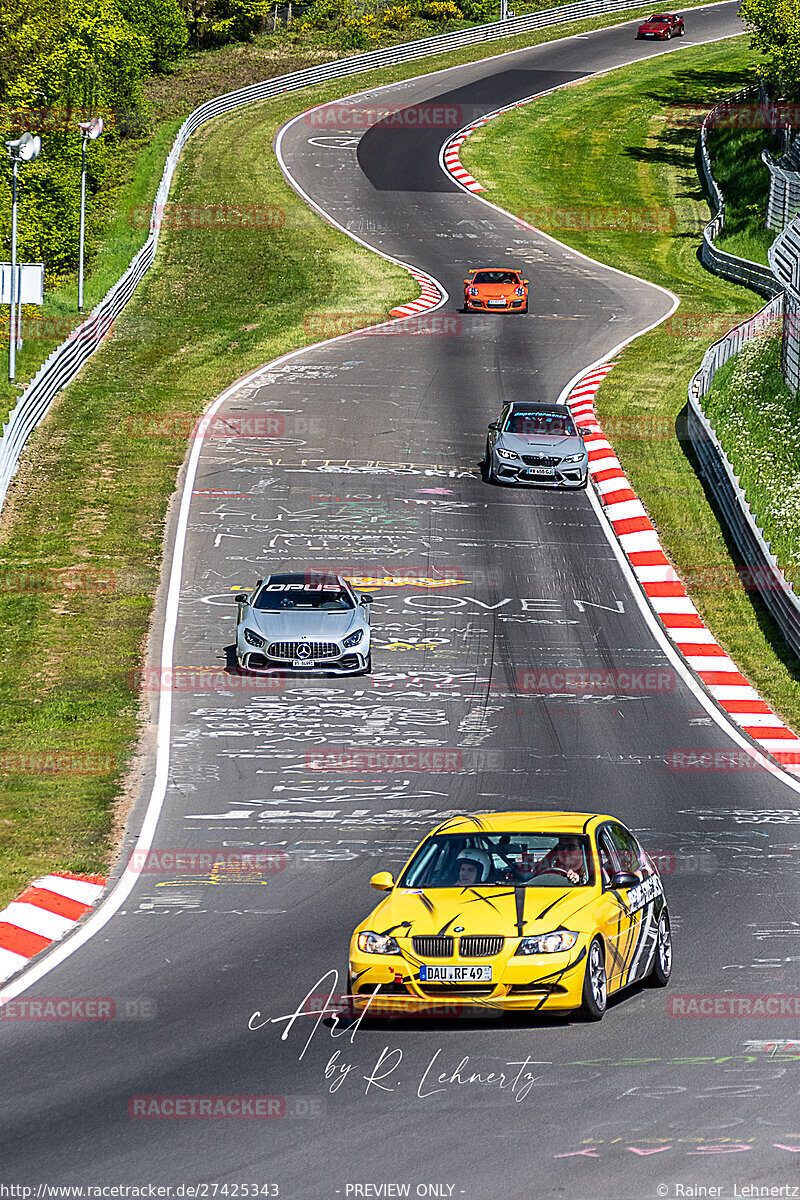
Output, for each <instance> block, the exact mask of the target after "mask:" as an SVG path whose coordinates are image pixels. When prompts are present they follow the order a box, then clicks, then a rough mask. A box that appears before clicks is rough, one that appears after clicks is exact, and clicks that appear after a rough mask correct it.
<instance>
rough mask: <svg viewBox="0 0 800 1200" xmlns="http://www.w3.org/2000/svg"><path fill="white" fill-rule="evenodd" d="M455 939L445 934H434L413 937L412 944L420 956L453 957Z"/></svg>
mask: <svg viewBox="0 0 800 1200" xmlns="http://www.w3.org/2000/svg"><path fill="white" fill-rule="evenodd" d="M453 945H454V939H453V938H451V937H449V936H446V935H444V934H440V933H437V934H433V935H430V936H426V937H415V938H412V939H411V946H412V949H413V951H414V953H415V954H418V955H419V956H420V958H452V957H453Z"/></svg>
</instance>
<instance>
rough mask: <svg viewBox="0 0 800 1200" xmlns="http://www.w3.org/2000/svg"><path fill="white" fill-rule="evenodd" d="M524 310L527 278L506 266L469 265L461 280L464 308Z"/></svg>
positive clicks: (526, 297)
mask: <svg viewBox="0 0 800 1200" xmlns="http://www.w3.org/2000/svg"><path fill="white" fill-rule="evenodd" d="M479 309H480V310H481V311H482V312H527V311H528V280H527V279H523V277H522V272H521V271H514V270H510V269H509V268H508V267H473V268H471V270H470V271H469V273H468V276H467V278H466V279H465V280H464V311H465V312H470V311H472V312H475V311H477V310H479Z"/></svg>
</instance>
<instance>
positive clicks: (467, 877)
mask: <svg viewBox="0 0 800 1200" xmlns="http://www.w3.org/2000/svg"><path fill="white" fill-rule="evenodd" d="M456 862H457V863H458V883H459V884H460V886H461V887H474V886H475V884H479V883H487V882H488V879H489V873H490V871H491V869H492V861H491V859H490V858H489V855H488V854H487V853H486V851H485V850H478V849H468V850H462V851H461V853H460V854H459V855H458V857H457V859H456Z"/></svg>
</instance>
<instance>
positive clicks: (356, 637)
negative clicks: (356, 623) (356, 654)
mask: <svg viewBox="0 0 800 1200" xmlns="http://www.w3.org/2000/svg"><path fill="white" fill-rule="evenodd" d="M363 636H364V630H363V629H357V630H356V631H355V633H351V634H350V636H349V637H346V638H345V639H344V641H343V642H342V645H343V646H346V647H347V649H348V650H351V649H352V648H353V646H357V645H358V643H359V642H360V641H361V639H362V638H363Z"/></svg>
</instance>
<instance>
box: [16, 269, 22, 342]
mask: <svg viewBox="0 0 800 1200" xmlns="http://www.w3.org/2000/svg"><path fill="white" fill-rule="evenodd" d="M17 273H18V275H19V279H18V280H17V349H18V350H21V349H22V267H17Z"/></svg>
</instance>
